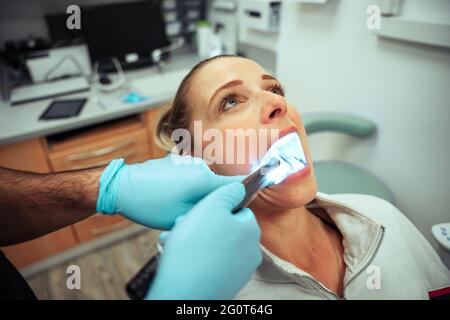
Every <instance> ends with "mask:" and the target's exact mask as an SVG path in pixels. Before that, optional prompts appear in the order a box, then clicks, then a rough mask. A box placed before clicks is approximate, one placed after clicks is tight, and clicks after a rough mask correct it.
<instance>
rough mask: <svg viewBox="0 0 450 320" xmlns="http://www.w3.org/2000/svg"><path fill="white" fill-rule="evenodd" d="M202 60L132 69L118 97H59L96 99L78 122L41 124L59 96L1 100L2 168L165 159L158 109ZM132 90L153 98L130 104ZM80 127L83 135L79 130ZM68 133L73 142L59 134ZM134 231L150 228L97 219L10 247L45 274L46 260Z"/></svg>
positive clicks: (21, 261) (20, 263)
mask: <svg viewBox="0 0 450 320" xmlns="http://www.w3.org/2000/svg"><path fill="white" fill-rule="evenodd" d="M199 61H200V59H199V58H198V57H197V56H196V55H194V54H183V55H173V56H172V58H171V60H170V61H168V62H167V64H166V65H165V66H164V67H163V72H162V73H159V72H158V71H157V69H156V68H145V69H140V70H135V71H130V72H126V73H125V77H126V84H125V85H124V87H123V88H120V89H118V90H116V91H113V92H111V93H105V92H101V91H99V90H98V89H97V88H96V87H94V86H93V87H92V88H91V90H90V91H87V92H83V93H77V94H71V95H65V96H61V97H57V98H54V99H66V98H67V99H72V98H88V102H87V103H86V104H85V106H84V108H83V110H82V112H81V113H80V115H79V116H78V117H75V118H70V119H61V120H48V121H40V120H38V118H39V116H40V115H41V114H42V112H44V110H45V109H46V108H47V107H48V105H49V104H50V102H51V101H52V100H53V99H46V100H40V101H36V102H32V103H28V104H23V105H18V106H14V107H12V106H10V105H9V104H8V103H4V102H1V103H0V166H4V167H9V168H13V169H19V170H27V171H33V172H42V173H47V172H58V171H64V170H73V169H79V168H87V167H91V166H98V165H100V164H106V163H108V162H109V161H110V160H112V159H114V158H118V157H123V158H125V160H126V161H127V162H128V163H130V162H141V161H145V160H147V159H149V158H156V157H159V156H161V155H163V153H162V152H161V150H159V149H158V148H157V147H156V145H155V144H154V140H152V138H153V136H152V130H153V129H154V125H155V123H154V122H155V119H156V118H157V112H158V111H159V109H160V108H159V107H161V106H162V105H164V104H165V103H167V102H168V101H169V100H170V99H172V98H173V97H174V95H175V92H176V89H177V87H178V85H179V82H180V81H181V79H182V77H183V76H184V75H185V74H186V73H187V72H188V71H189V70H190V69H191V68H192V67H193V66H194V65H195V64H196V63H197V62H199ZM136 89H138V90H136ZM130 91H138V92H139V93H140V94H141V95H145V96H148V97H149V99H148V100H146V101H143V102H139V103H132V104H130V103H123V102H122V97H123V96H124V95H126V94H127V93H129V92H130ZM99 101H101V103H99ZM122 118H124V119H122ZM111 120H116V121H114V122H113V123H111V122H110V121H111ZM73 129H79V130H76V133H73V132H74V131H73ZM68 132H70V134H69V133H68ZM62 133H65V135H68V138H64V139H59V140H58V139H56V140H55V139H52V137H51V135H53V137H54V135H55V134H58V135H59V136H61V135H60V134H62ZM74 159H75V160H74ZM126 229H128V230H135V231H136V230H138V231H139V230H141V231H142V229H139V228H137V226H136V225H133V224H132V223H131V222H130V221H127V220H125V219H124V218H122V217H121V216H112V217H111V216H105V215H103V214H95V215H94V216H92V217H90V218H88V219H86V220H84V221H81V222H79V223H76V224H75V225H73V226H69V227H66V228H63V229H61V230H58V231H56V232H53V233H51V234H49V235H46V236H44V237H41V238H38V239H35V240H32V241H28V242H25V243H21V244H18V245H14V246H10V247H6V248H2V250H4V252H5V254H6V255H7V256H8V257H9V258H10V260H11V261H12V262H13V263H14V264H15V265H16V266H17V267H27V268H28V269H30V268H31V269H33V270H39V268H40V267H39V265H46V261H55V259H56V260H58V259H57V258H58V257H60V256H65V257H67V258H69V259H70V257H71V254H70V252H72V253H73V254H74V255H76V254H80V252H82V250H86V249H82V250H81V249H80V248H86V247H88V248H90V250H91V249H93V248H95V247H96V246H95V243H98V244H99V245H101V246H104V245H105V244H108V241H109V240H107V239H112V240H111V241H117V240H118V237H119V236H120V237H127V236H129V235H130V234H129V233H127V232H126ZM130 232H131V231H130ZM133 232H134V231H133ZM117 235H119V236H117ZM105 239H106V240H105ZM93 243H94V245H93ZM80 250H81V251H80ZM47 265H48V263H47ZM36 266H38V267H36ZM27 268H26V269H27Z"/></svg>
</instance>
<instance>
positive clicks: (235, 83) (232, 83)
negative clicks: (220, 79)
mask: <svg viewBox="0 0 450 320" xmlns="http://www.w3.org/2000/svg"><path fill="white" fill-rule="evenodd" d="M243 83H244V82H243V81H242V80H232V81H230V82H227V83H225V84H224V85H221V86H220V87H219V88H218V89H217V90H216V91H215V92H214V93H213V95H212V96H211V99H209V103H208V104H210V103H211V101H212V100H213V99H214V97H215V96H216V95H217V94H218V93H219V91H220V90H223V89H228V88H231V87H235V86H239V85H241V84H243Z"/></svg>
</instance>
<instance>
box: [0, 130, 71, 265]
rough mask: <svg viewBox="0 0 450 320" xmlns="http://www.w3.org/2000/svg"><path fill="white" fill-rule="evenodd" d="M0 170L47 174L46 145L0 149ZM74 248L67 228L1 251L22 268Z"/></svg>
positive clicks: (31, 143) (28, 143)
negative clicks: (8, 169)
mask: <svg viewBox="0 0 450 320" xmlns="http://www.w3.org/2000/svg"><path fill="white" fill-rule="evenodd" d="M0 166H2V167H6V168H10V169H16V170H25V171H32V172H39V173H47V172H50V166H49V162H48V159H47V150H46V145H45V142H44V141H43V140H41V139H35V140H30V141H25V142H20V143H16V144H10V145H5V146H0ZM75 244H76V240H75V236H74V230H73V228H72V227H66V228H63V229H61V230H58V231H55V232H52V233H50V234H48V235H46V236H43V237H40V238H37V239H35V240H31V241H27V242H23V243H20V244H16V245H13V246H8V247H3V248H1V249H2V250H3V252H4V253H5V254H6V256H7V257H8V258H9V260H11V262H12V263H13V264H14V265H15V266H16V267H19V268H20V267H23V266H26V265H29V264H31V263H33V262H36V261H38V260H41V259H43V258H46V257H48V256H50V255H53V254H55V253H58V252H61V251H64V250H67V249H69V248H71V247H72V246H74V245H75Z"/></svg>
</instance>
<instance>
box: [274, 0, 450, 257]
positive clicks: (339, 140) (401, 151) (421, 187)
mask: <svg viewBox="0 0 450 320" xmlns="http://www.w3.org/2000/svg"><path fill="white" fill-rule="evenodd" d="M425 2H426V3H427V4H429V5H428V6H426V5H425ZM373 3H376V2H375V1H370V0H358V1H355V0H341V1H339V0H329V1H328V3H327V4H323V5H319V4H316V5H313V4H298V3H288V2H284V3H283V11H282V19H281V21H282V22H281V23H282V25H281V32H280V38H279V47H278V50H277V51H278V56H277V74H278V76H279V78H280V79H281V80H282V81H283V82H284V84H285V86H286V89H287V95H288V98H289V100H290V102H291V103H293V104H294V105H295V106H296V107H297V108H298V109H299V110H300V112H307V111H339V112H349V113H352V114H356V115H361V116H364V117H367V118H369V119H372V120H373V121H375V122H376V123H377V125H378V130H379V131H378V134H377V135H376V136H375V137H374V138H372V139H370V140H366V141H358V140H357V139H353V138H348V137H343V136H341V135H338V134H330V133H323V134H322V133H321V134H318V135H316V136H312V137H310V139H309V143H310V145H311V146H312V153H313V157H314V158H315V159H339V160H344V161H348V162H351V163H354V164H357V165H360V166H362V167H364V168H367V169H368V170H370V171H371V172H373V173H375V174H377V175H378V176H379V177H380V178H381V179H383V180H384V181H385V182H386V183H387V185H388V186H389V187H390V188H391V189H392V190H393V192H394V193H395V196H396V197H397V206H398V208H400V209H401V211H402V212H404V213H405V214H406V216H407V217H408V218H409V219H410V220H412V222H413V223H414V224H415V225H416V226H417V227H418V228H419V229H420V231H421V232H422V233H423V234H424V235H425V236H426V237H427V238H428V240H429V241H430V242H431V243H432V244H433V245H434V247H435V248H437V245H436V243H435V241H434V240H433V238H432V235H431V231H430V227H431V226H432V225H433V224H435V223H440V222H448V221H450V142H449V137H450V50H448V49H443V48H437V47H430V46H422V45H418V44H411V43H406V42H401V41H394V40H387V39H379V38H377V37H376V36H374V35H373V34H371V33H370V31H369V30H368V29H367V28H366V19H367V14H366V8H367V6H368V5H370V4H373ZM415 5H416V6H415ZM404 9H405V10H404V12H405V14H407V15H408V16H411V17H415V18H416V17H418V18H420V19H422V18H423V19H424V20H430V19H431V20H433V17H435V18H436V19H438V20H445V21H450V17H449V14H450V1H442V0H438V1H435V2H433V1H422V3H421V1H410V0H407V1H406V2H405V8H404ZM381 27H382V26H381ZM449 36H450V35H449ZM438 252H439V254H440V255H441V257H442V258H443V259H444V261H445V262H446V264H447V266H450V254H449V253H448V252H444V251H443V250H441V249H440V250H438Z"/></svg>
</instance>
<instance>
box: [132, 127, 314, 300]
mask: <svg viewBox="0 0 450 320" xmlns="http://www.w3.org/2000/svg"><path fill="white" fill-rule="evenodd" d="M306 166H307V160H306V156H305V153H304V151H303V146H302V144H301V141H300V137H299V135H298V134H297V133H296V132H292V133H289V134H287V135H285V136H283V137H282V138H280V139H279V140H277V141H276V142H275V143H274V144H272V146H271V147H270V148H269V150H268V151H267V153H266V154H265V155H264V157H263V158H262V159H261V161H260V162H259V164H257V165H256V166H255V167H256V170H254V172H253V173H252V174H250V175H249V176H248V177H247V178H245V180H244V181H243V182H242V183H243V184H244V186H245V197H244V199H243V200H242V201H241V203H240V204H239V205H238V206H237V207H236V208H234V209H233V211H232V213H233V214H235V213H237V212H239V211H240V210H241V209H242V208H245V207H247V206H248V205H249V204H250V203H251V202H252V201H253V200H254V199H255V198H256V196H257V195H258V193H259V191H260V190H262V189H264V188H267V187H270V186H272V185H274V184H279V183H281V182H282V181H283V180H284V179H286V178H287V177H288V176H290V175H292V174H294V173H296V172H299V171H301V170H303V169H304V168H305V167H306ZM157 249H158V253H157V254H156V255H154V256H153V257H152V258H151V259H150V260H149V261H148V262H147V263H146V264H145V265H144V266H143V267H142V268H141V269H140V270H139V271H138V273H137V274H136V275H135V276H134V277H133V278H132V279H131V280H130V281H129V282H128V284H127V286H126V290H127V293H128V296H129V297H130V298H131V299H133V300H142V299H144V298H145V296H146V294H147V292H148V289H149V287H150V285H151V282H152V281H153V278H154V276H155V274H156V271H157V268H158V262H159V258H160V256H161V254H162V253H163V247H162V244H161V243H157Z"/></svg>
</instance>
